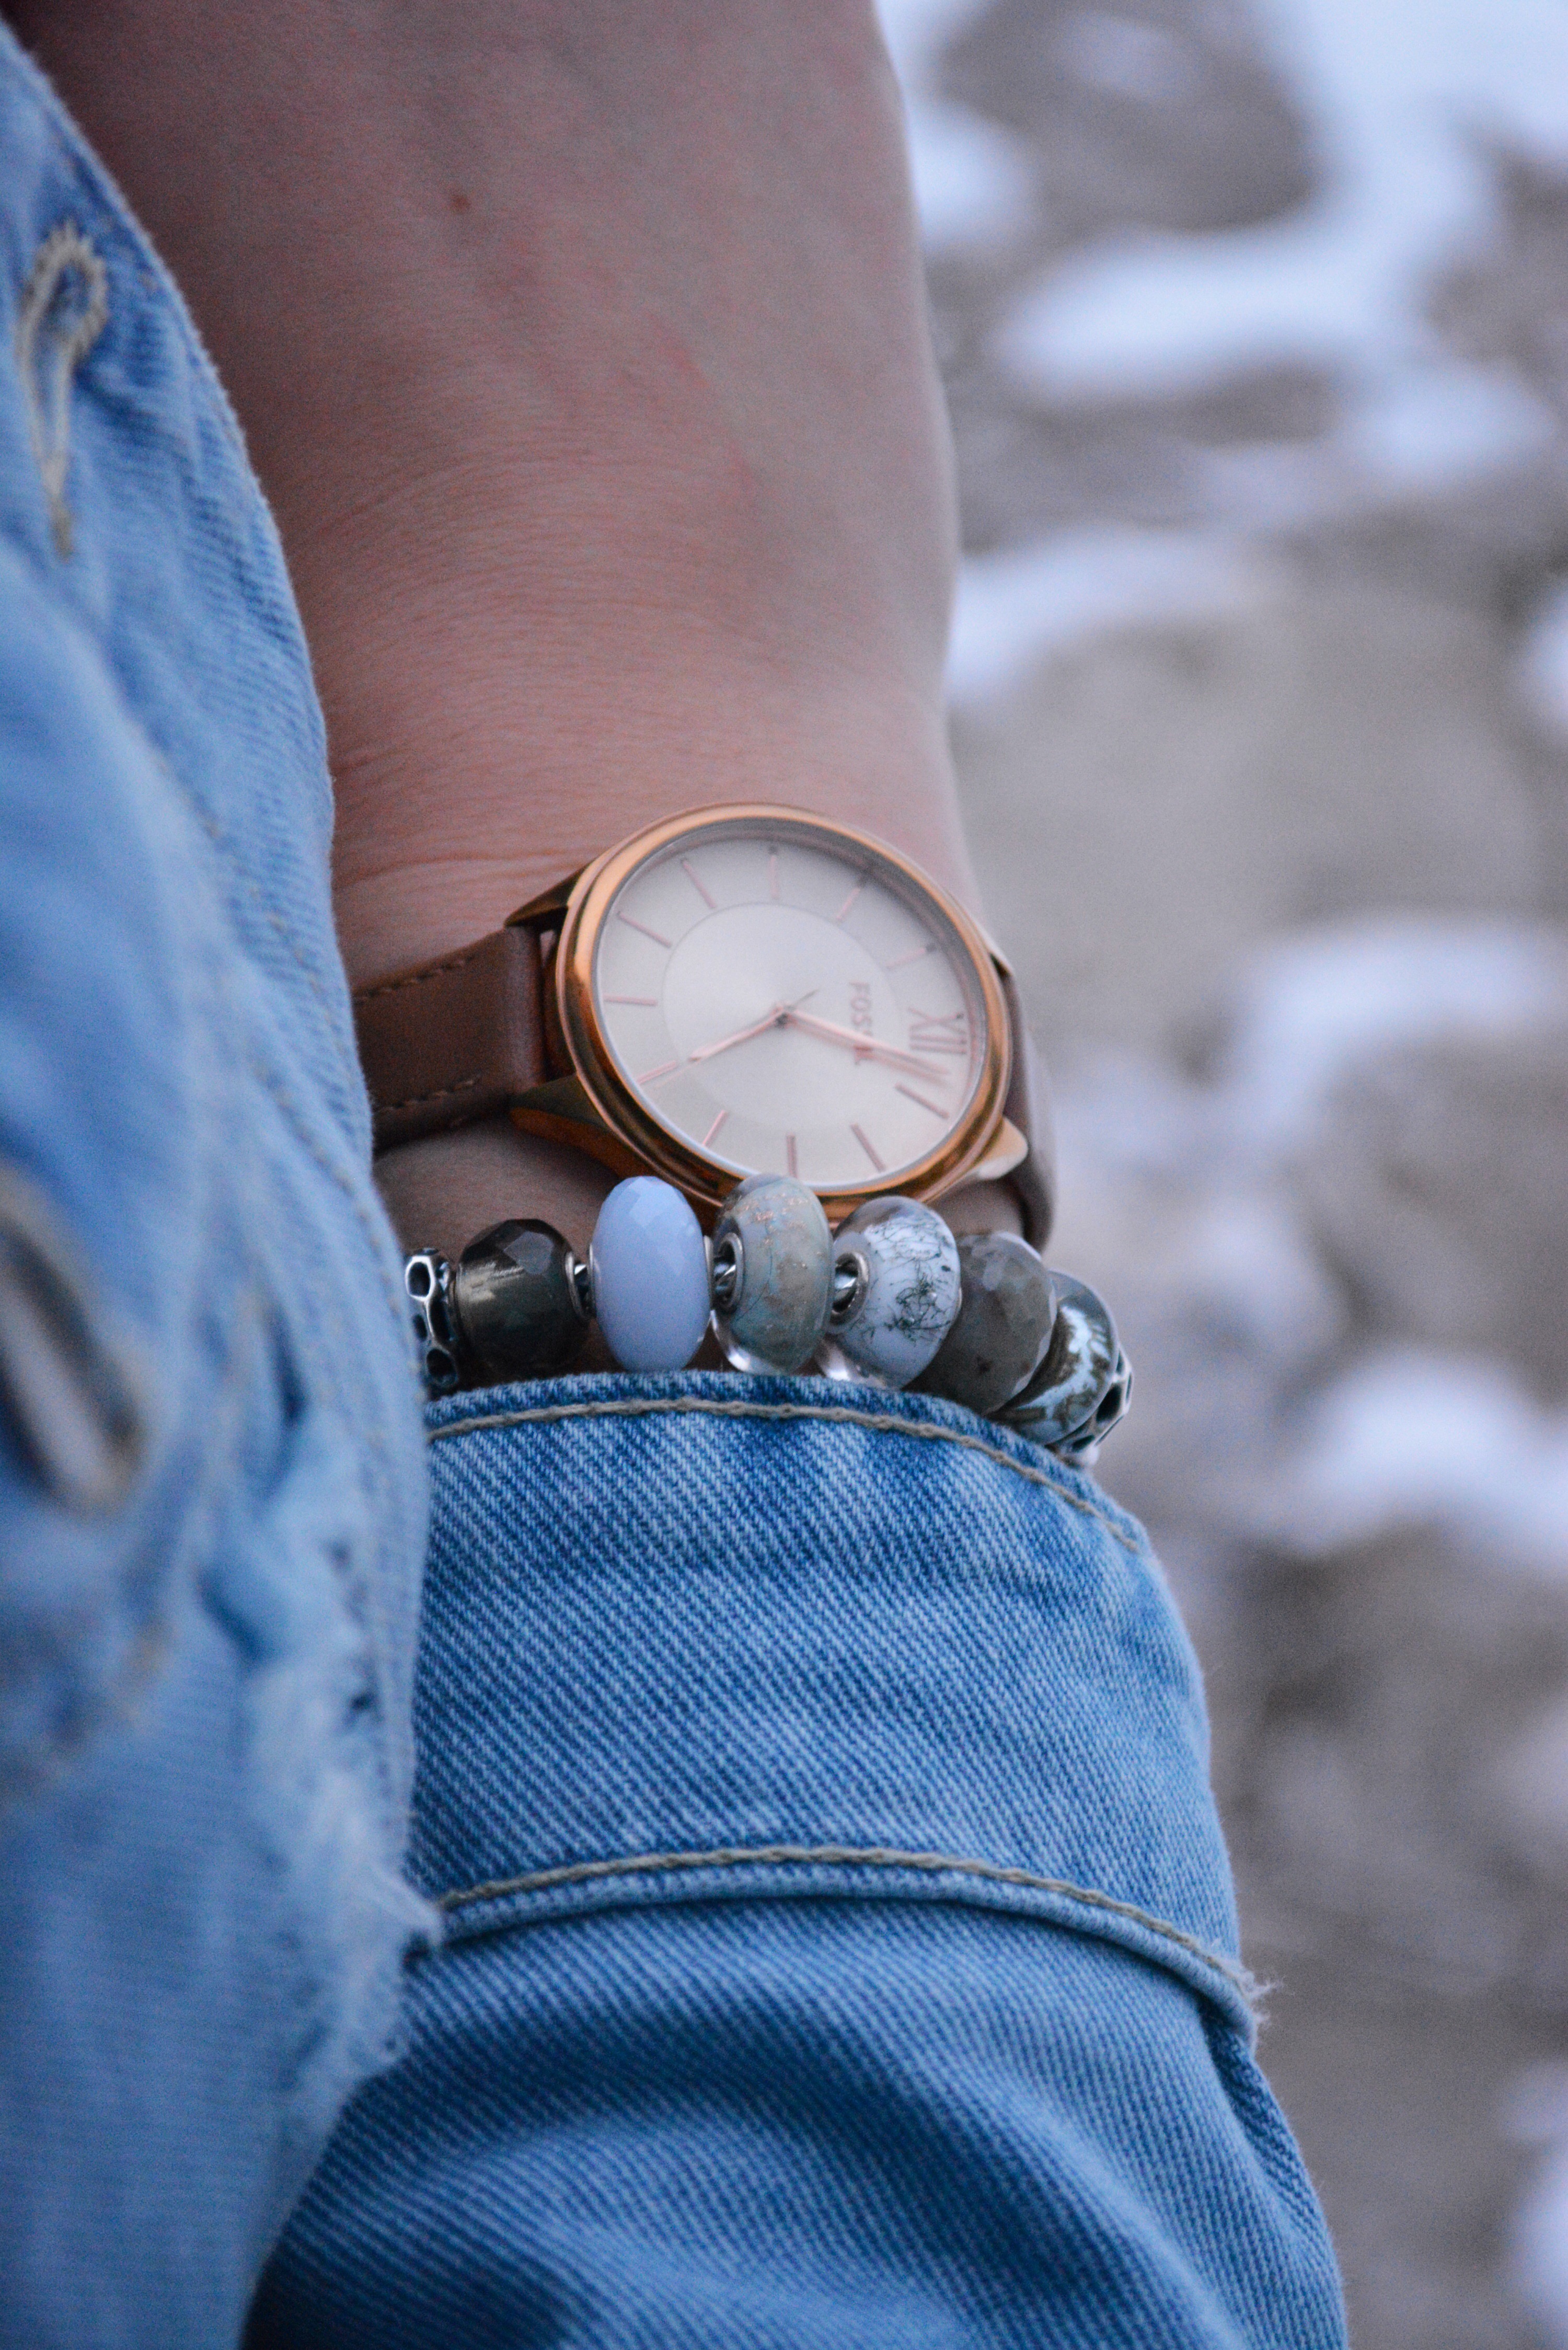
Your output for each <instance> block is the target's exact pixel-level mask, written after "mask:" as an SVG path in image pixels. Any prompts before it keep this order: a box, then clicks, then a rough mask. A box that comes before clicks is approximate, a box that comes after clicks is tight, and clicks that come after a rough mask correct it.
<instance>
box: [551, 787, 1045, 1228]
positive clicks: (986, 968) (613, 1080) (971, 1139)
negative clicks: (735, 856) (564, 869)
mask: <svg viewBox="0 0 1568 2350" xmlns="http://www.w3.org/2000/svg"><path fill="white" fill-rule="evenodd" d="M760 830H765V831H768V832H771V833H772V834H774V836H775V837H789V836H792V835H793V836H794V837H796V838H798V839H802V840H805V841H807V842H809V843H810V844H811V845H813V846H815V847H828V848H831V849H832V850H834V851H835V852H836V853H838V854H841V855H842V854H845V853H849V854H851V855H853V857H854V858H856V859H857V861H862V862H865V863H867V864H869V865H871V866H873V867H877V866H879V867H881V868H883V869H884V871H885V872H887V873H888V876H889V878H890V879H893V880H894V881H895V884H896V886H897V887H898V890H899V892H900V894H902V895H904V896H906V897H911V896H912V897H913V898H915V899H916V900H917V901H919V902H920V904H921V910H922V911H923V912H929V918H930V919H931V920H932V922H933V925H934V926H935V927H937V928H938V929H939V930H941V931H947V932H948V933H949V934H950V945H951V947H952V948H953V950H954V951H956V952H958V953H960V954H961V955H962V956H963V957H965V958H966V959H967V961H968V962H969V965H970V968H971V973H972V976H973V981H974V985H975V988H976V990H977V992H978V993H979V996H980V1001H981V1006H982V1008H983V1011H984V1016H985V1042H984V1046H983V1049H982V1054H981V1069H980V1074H979V1077H978V1079H977V1082H976V1084H975V1087H974V1090H973V1092H972V1094H971V1098H970V1103H969V1107H968V1108H967V1109H966V1110H965V1111H964V1113H963V1115H962V1117H961V1119H960V1120H959V1122H958V1124H957V1125H956V1126H955V1127H954V1128H953V1129H952V1130H951V1132H950V1133H949V1134H948V1135H947V1136H946V1137H944V1139H943V1140H942V1141H941V1142H940V1144H939V1145H938V1147H937V1149H934V1150H932V1151H930V1152H929V1153H928V1155H927V1156H926V1157H925V1158H923V1159H919V1160H917V1161H916V1163H915V1164H914V1165H913V1166H911V1167H908V1168H906V1169H905V1170H903V1171H902V1172H895V1173H893V1174H888V1175H878V1176H875V1177H873V1178H872V1180H870V1181H868V1182H866V1183H861V1184H850V1185H845V1186H843V1187H841V1188H839V1189H837V1190H836V1191H832V1192H826V1191H825V1192H823V1193H822V1194H821V1198H822V1203H823V1207H824V1209H825V1210H826V1213H827V1216H828V1218H829V1220H830V1221H831V1222H838V1221H839V1220H840V1218H842V1217H844V1216H846V1215H848V1214H850V1213H851V1212H852V1211H854V1210H855V1209H856V1208H857V1207H858V1206H859V1204H860V1202H861V1201H863V1200H868V1199H873V1198H875V1197H876V1196H877V1194H878V1193H879V1192H883V1191H888V1190H889V1189H894V1190H897V1191H900V1192H902V1193H904V1194H906V1195H907V1196H909V1197H910V1198H912V1199H918V1200H934V1199H940V1197H941V1196H942V1194H943V1193H944V1192H947V1191H952V1190H953V1189H954V1188H955V1186H956V1185H958V1184H960V1183H961V1182H962V1181H963V1180H965V1178H966V1177H967V1176H969V1175H970V1174H971V1173H972V1172H973V1170H975V1169H976V1168H978V1167H979V1166H980V1165H981V1162H982V1161H985V1160H986V1159H988V1158H990V1157H992V1155H993V1150H994V1146H995V1144H996V1142H997V1139H998V1136H999V1135H1000V1134H1001V1132H1002V1127H1003V1117H1002V1105H1003V1103H1004V1102H1005V1101H1006V1099H1007V1087H1008V1080H1009V1076H1010V1074H1011V1067H1012V1037H1011V1034H1010V1028H1009V1022H1008V1017H1007V1006H1006V1003H1005V1000H1004V998H1003V996H1002V986H1001V983H1000V981H999V979H998V976H997V971H996V965H995V962H994V960H993V956H992V950H991V948H990V947H989V945H988V944H987V942H986V940H985V938H984V936H983V935H982V933H981V931H980V929H979V927H978V926H977V925H976V923H975V922H973V921H972V920H971V918H970V916H969V915H968V914H966V913H965V912H964V910H963V909H962V907H961V906H959V905H957V904H955V902H954V901H953V899H951V898H950V897H949V896H948V894H947V892H946V891H945V890H944V889H940V888H939V887H938V885H937V884H936V883H935V882H934V881H932V880H931V879H929V876H928V875H926V874H924V873H922V872H921V870H920V868H919V866H918V865H915V864H913V863H911V861H910V860H909V858H907V857H900V856H899V854H898V851H897V850H896V849H892V848H889V847H887V846H886V845H885V843H883V842H882V841H879V840H876V839H874V838H873V837H871V835H870V834H869V833H864V832H857V831H856V830H854V829H853V828H852V827H850V826H848V825H842V824H834V823H831V822H829V821H828V820H827V819H826V818H825V817H822V816H811V815H808V814H807V813H806V812H805V810H803V809H800V808H789V807H777V806H769V805H768V804H767V803H766V802H753V803H747V804H741V805H735V806H722V807H715V808H700V809H697V810H695V811H692V812H690V813H688V814H687V815H685V816H670V817H667V818H666V819H665V820H664V821H662V822H661V823H659V824H654V825H649V827H647V829H646V830H645V831H642V832H639V833H638V834H636V835H635V836H634V837H632V838H631V839H630V840H626V841H622V842H620V843H619V844H618V846H617V847H614V848H610V849H607V850H606V851H605V853H604V855H603V856H602V857H598V858H595V860H594V862H593V863H592V864H591V865H587V866H585V867H584V868H583V870H582V872H581V873H580V874H578V876H577V877H576V881H575V882H574V884H573V886H572V889H571V894H570V896H569V898H568V899H567V900H566V910H565V913H564V915H563V917H562V922H561V931H560V937H559V941H558V942H557V945H556V955H555V990H556V1011H557V1014H558V1016H559V1020H560V1025H561V1035H562V1037H563V1039H564V1041H565V1044H566V1051H567V1053H568V1055H569V1056H570V1059H571V1062H572V1066H573V1068H574V1070H575V1071H576V1077H577V1080H578V1082H579V1083H580V1084H581V1087H582V1089H583V1092H584V1094H585V1095H586V1096H587V1102H588V1105H589V1107H591V1108H592V1109H593V1111H594V1112H596V1113H597V1117H598V1118H599V1119H601V1120H602V1121H603V1124H604V1125H605V1127H606V1128H607V1129H608V1134H609V1138H611V1139H613V1140H614V1142H616V1143H618V1145H619V1146H620V1149H621V1150H623V1151H624V1152H625V1153H626V1154H627V1157H628V1159H629V1160H631V1161H633V1162H636V1163H637V1164H639V1166H640V1167H641V1168H643V1169H644V1170H651V1171H652V1172H653V1173H654V1174H657V1175H662V1176H663V1177H664V1178H665V1180H666V1181H667V1182H670V1183H673V1184H675V1185H676V1187H677V1188H678V1189H679V1190H680V1191H684V1192H686V1193H687V1194H688V1195H689V1197H691V1199H693V1200H694V1201H700V1202H704V1203H706V1204H707V1205H709V1206H711V1207H716V1206H717V1205H718V1204H719V1203H720V1202H721V1201H722V1200H724V1199H726V1198H728V1196H729V1194H730V1192H731V1191H733V1190H734V1188H735V1185H736V1184H737V1183H738V1182H740V1181H741V1180H742V1178H741V1177H740V1176H739V1175H737V1174H736V1173H735V1171H734V1170H733V1169H732V1168H729V1167H722V1166H720V1165H719V1164H718V1163H717V1162H716V1161H715V1160H713V1159H709V1158H707V1157H705V1156H704V1154H703V1153H702V1152H701V1150H699V1149H695V1148H693V1146H692V1145H691V1144H690V1143H688V1142H686V1141H684V1140H683V1139H681V1138H680V1136H678V1135H676V1134H674V1133H673V1132H671V1130H670V1128H668V1127H666V1126H664V1125H662V1124H661V1123H660V1121H659V1118H657V1117H655V1116H654V1114H653V1113H652V1111H650V1110H649V1108H648V1107H646V1106H645V1105H644V1104H643V1103H642V1102H641V1101H639V1099H638V1097H636V1095H635V1094H633V1093H632V1092H631V1091H630V1089H629V1087H628V1086H627V1083H626V1080H625V1078H624V1077H623V1076H621V1074H620V1072H619V1070H618V1068H617V1066H616V1063H615V1058H614V1055H613V1054H612V1052H611V1049H610V1045H609V1040H608V1038H607V1035H606V1034H605V1032H604V1028H603V1026H602V1024H601V1023H600V1020H599V1016H598V1008H597V1004H596V1003H595V1000H594V985H593V969H594V955H595V951H596V948H597V941H598V938H599V934H600V931H601V929H602V927H603V924H604V922H605V920H606V918H607V915H608V913H609V911H610V909H611V907H612V906H613V904H614V902H615V899H616V898H617V896H618V893H619V891H620V889H622V887H623V885H624V884H625V883H626V882H627V881H628V879H630V877H631V876H632V874H633V873H635V872H636V871H637V870H638V868H639V867H641V866H642V865H644V864H646V863H647V862H648V861H649V859H650V858H655V857H659V856H660V855H662V854H664V853H666V852H667V851H668V850H669V849H670V848H671V847H673V846H674V845H675V844H676V843H677V842H681V843H686V844H689V845H692V846H695V845H697V844H698V843H700V842H701V841H702V840H705V839H711V838H712V837H715V836H716V835H718V834H722V833H725V832H731V831H744V832H749V833H755V832H757V831H760ZM515 919H516V917H514V920H515ZM519 1122H520V1123H521V1122H522V1121H521V1118H520V1119H519ZM602 1155H604V1156H605V1157H609V1156H610V1154H609V1152H605V1153H603V1154H602ZM616 1156H617V1157H619V1152H617V1154H616Z"/></svg>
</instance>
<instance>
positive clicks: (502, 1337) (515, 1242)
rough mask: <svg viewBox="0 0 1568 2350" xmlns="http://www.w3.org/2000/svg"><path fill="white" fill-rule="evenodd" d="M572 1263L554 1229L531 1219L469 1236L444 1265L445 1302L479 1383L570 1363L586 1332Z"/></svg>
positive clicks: (561, 1367) (558, 1368)
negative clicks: (447, 1279) (447, 1275)
mask: <svg viewBox="0 0 1568 2350" xmlns="http://www.w3.org/2000/svg"><path fill="white" fill-rule="evenodd" d="M575 1270H576V1259H575V1257H574V1256H573V1254H572V1252H571V1250H570V1248H568V1246H567V1245H566V1241H565V1240H564V1239H563V1238H562V1236H561V1234H560V1233H559V1232H556V1229H555V1226H554V1225H553V1224H545V1223H541V1222H538V1220H537V1219H536V1218H535V1217H527V1218H525V1219H523V1220H521V1221H519V1220H518V1219H516V1218H512V1219H510V1220H509V1221H508V1222H505V1223H504V1224H493V1225H492V1226H491V1228H490V1230H489V1231H488V1232H481V1233H480V1235H479V1237H478V1239H477V1240H472V1241H470V1243H469V1244H468V1246H467V1247H466V1248H465V1249H464V1250H463V1253H462V1257H461V1258H460V1259H459V1261H458V1263H457V1264H456V1265H455V1266H454V1267H453V1270H452V1305H453V1306H454V1308H455V1310H456V1314H457V1318H458V1322H459V1324H460V1326H461V1327H462V1337H463V1342H464V1346H465V1347H466V1349H467V1352H468V1354H469V1355H470V1356H471V1357H472V1360H473V1364H474V1367H475V1368H476V1369H477V1370H478V1371H479V1373H480V1374H481V1376H482V1377H483V1378H484V1379H485V1380H488V1381H489V1382H491V1383H492V1384H495V1383H498V1382H499V1381H501V1380H504V1379H524V1378H535V1377H537V1376H538V1375H539V1374H540V1373H541V1372H545V1371H562V1370H565V1369H566V1367H567V1365H568V1364H570V1363H571V1362H572V1361H574V1360H575V1358H576V1354H577V1350H578V1348H579V1347H581V1345H582V1343H583V1339H584V1337H585V1336H586V1335H587V1322H586V1321H585V1319H584V1316H583V1313H582V1309H581V1307H580V1306H579V1305H578V1303H577V1293H576V1283H575V1280H574V1277H573V1276H574V1273H575Z"/></svg>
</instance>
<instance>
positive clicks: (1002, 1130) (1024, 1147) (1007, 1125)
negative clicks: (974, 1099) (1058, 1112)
mask: <svg viewBox="0 0 1568 2350" xmlns="http://www.w3.org/2000/svg"><path fill="white" fill-rule="evenodd" d="M1028 1156H1029V1138H1028V1136H1027V1135H1026V1134H1021V1133H1020V1132H1019V1129H1018V1128H1017V1127H1015V1126H1014V1125H1013V1123H1012V1119H1011V1118H1003V1119H1002V1124H1001V1125H1000V1126H999V1127H998V1128H997V1129H996V1132H995V1133H994V1135H992V1139H991V1147H990V1149H988V1150H987V1152H986V1154H985V1157H984V1158H983V1159H981V1160H979V1161H978V1163H977V1164H976V1165H975V1166H973V1167H971V1168H968V1169H966V1170H965V1172H964V1176H963V1180H964V1181H965V1182H966V1183H996V1182H1000V1180H1002V1176H1004V1175H1011V1174H1012V1170H1013V1169H1014V1168H1015V1167H1022V1166H1023V1162H1024V1160H1025V1159H1027V1158H1028Z"/></svg>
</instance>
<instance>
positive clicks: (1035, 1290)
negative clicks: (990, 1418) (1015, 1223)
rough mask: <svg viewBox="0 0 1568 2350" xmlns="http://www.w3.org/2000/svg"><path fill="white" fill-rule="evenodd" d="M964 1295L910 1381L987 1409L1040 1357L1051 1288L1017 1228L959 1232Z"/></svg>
mask: <svg viewBox="0 0 1568 2350" xmlns="http://www.w3.org/2000/svg"><path fill="white" fill-rule="evenodd" d="M958 1253H959V1271H960V1278H961V1281H962V1284H963V1301H962V1303H961V1305H960V1307H959V1315H958V1320H957V1321H956V1322H955V1323H954V1324H953V1326H952V1328H951V1329H950V1331H949V1332H948V1335H947V1336H946V1337H945V1338H944V1339H943V1340H942V1343H941V1346H940V1348H939V1349H938V1351H937V1354H936V1356H935V1357H934V1359H933V1360H932V1361H931V1362H930V1363H929V1365H928V1366H927V1367H926V1369H925V1370H923V1371H922V1372H921V1373H920V1376H919V1378H918V1379H914V1380H912V1381H911V1382H910V1385H911V1388H913V1389H914V1390H915V1391H916V1392H917V1393H919V1394H922V1395H939V1396H946V1397H947V1399H948V1400H949V1401H950V1403H961V1404H966V1405H967V1406H968V1408H969V1409H970V1410H971V1411H978V1412H993V1411H996V1410H998V1409H1000V1408H1001V1407H1002V1405H1003V1404H1004V1403H1006V1401H1007V1400H1008V1399H1009V1397H1010V1396H1015V1395H1016V1394H1017V1393H1018V1390H1019V1389H1020V1388H1022V1387H1023V1385H1024V1384H1025V1382H1026V1381H1027V1380H1028V1378H1029V1377H1030V1374H1031V1373H1032V1372H1033V1369H1034V1367H1035V1365H1036V1364H1037V1363H1038V1362H1039V1360H1040V1357H1041V1354H1042V1352H1043V1351H1044V1347H1045V1343H1046V1341H1047V1339H1048V1338H1049V1337H1050V1336H1051V1326H1052V1323H1053V1321H1054V1318H1055V1312H1056V1293H1055V1290H1054V1287H1053V1285H1052V1281H1051V1275H1050V1274H1049V1273H1048V1272H1047V1271H1046V1269H1045V1266H1044V1263H1043V1262H1042V1260H1041V1258H1040V1255H1039V1253H1038V1252H1037V1251H1036V1250H1034V1249H1032V1248H1031V1247H1030V1245H1029V1243H1028V1242H1027V1241H1025V1240H1020V1239H1019V1237H1018V1235H1017V1233H1016V1232H964V1233H962V1234H961V1236H960V1239H959V1244H958Z"/></svg>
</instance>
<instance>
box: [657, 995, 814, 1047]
mask: <svg viewBox="0 0 1568 2350" xmlns="http://www.w3.org/2000/svg"><path fill="white" fill-rule="evenodd" d="M815 993H816V990H815V987H808V988H807V989H806V991H805V994H804V995H797V996H796V997H795V1000H794V1003H775V1004H774V1008H773V1010H772V1011H771V1012H769V1013H767V1014H764V1015H763V1018H762V1019H761V1020H753V1023H752V1024H751V1026H750V1027H749V1028H737V1029H736V1031H735V1033H734V1035H732V1036H721V1037H720V1038H719V1040H718V1042H717V1043H716V1044H713V1045H698V1047H697V1050H696V1051H695V1052H694V1053H688V1054H687V1055H686V1057H687V1059H688V1060H689V1061H711V1059H712V1057H713V1055H714V1054H715V1053H727V1052H728V1051H729V1049H730V1047H731V1045H743V1044H744V1043H745V1042H746V1040H747V1038H748V1037H751V1036H760V1035H762V1033H763V1029H764V1028H785V1027H788V1026H789V1024H791V1022H792V1021H793V1020H794V1014H795V1010H796V1007H797V1006H798V1005H800V1004H802V1003H807V1002H809V1000H810V999H811V997H812V996H814V995H815Z"/></svg>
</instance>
